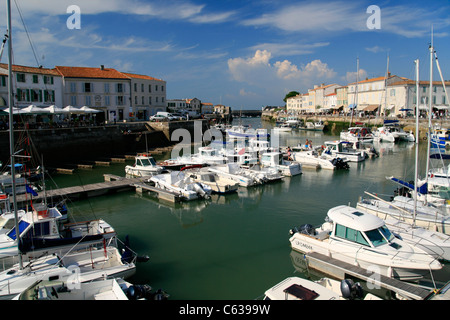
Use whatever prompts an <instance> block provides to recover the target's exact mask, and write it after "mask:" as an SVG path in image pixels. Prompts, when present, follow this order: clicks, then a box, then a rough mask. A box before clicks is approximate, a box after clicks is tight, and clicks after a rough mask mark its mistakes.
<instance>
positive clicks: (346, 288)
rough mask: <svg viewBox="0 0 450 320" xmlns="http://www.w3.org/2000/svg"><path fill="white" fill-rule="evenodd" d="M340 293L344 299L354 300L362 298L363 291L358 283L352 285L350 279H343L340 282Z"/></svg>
mask: <svg viewBox="0 0 450 320" xmlns="http://www.w3.org/2000/svg"><path fill="white" fill-rule="evenodd" d="M341 293H342V296H343V297H344V298H345V299H349V300H354V299H356V298H358V299H361V298H362V297H363V294H364V292H363V289H362V287H361V284H360V283H359V282H357V283H354V282H353V280H351V279H344V280H342V281H341Z"/></svg>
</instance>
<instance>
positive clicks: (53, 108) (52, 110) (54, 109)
mask: <svg viewBox="0 0 450 320" xmlns="http://www.w3.org/2000/svg"><path fill="white" fill-rule="evenodd" d="M44 109H45V110H47V111H49V112H50V113H69V112H68V111H66V110H64V109H63V108H60V107H57V106H55V105H53V106H50V107H47V108H44Z"/></svg>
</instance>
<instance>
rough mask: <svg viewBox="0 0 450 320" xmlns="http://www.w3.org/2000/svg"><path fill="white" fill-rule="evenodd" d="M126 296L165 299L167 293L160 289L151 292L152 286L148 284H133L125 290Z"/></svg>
mask: <svg viewBox="0 0 450 320" xmlns="http://www.w3.org/2000/svg"><path fill="white" fill-rule="evenodd" d="M127 297H128V299H129V300H139V299H145V300H159V301H161V300H167V299H168V298H169V295H168V294H167V293H166V292H164V291H163V290H161V289H158V290H157V291H156V292H155V293H153V292H152V287H151V286H149V285H148V284H134V285H132V286H131V287H129V288H128V290H127Z"/></svg>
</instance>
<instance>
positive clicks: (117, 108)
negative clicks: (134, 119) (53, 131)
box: [55, 66, 133, 122]
mask: <svg viewBox="0 0 450 320" xmlns="http://www.w3.org/2000/svg"><path fill="white" fill-rule="evenodd" d="M55 69H56V70H57V71H58V72H59V73H60V74H61V76H62V78H63V103H62V104H63V106H67V105H71V106H74V107H82V106H88V107H91V108H94V109H98V110H101V111H103V112H102V113H97V114H96V119H97V121H98V122H103V121H104V120H105V121H109V122H112V121H127V120H129V119H130V114H131V113H132V112H133V110H132V109H131V101H130V100H131V98H130V97H131V90H130V87H131V86H130V83H131V79H130V77H128V76H126V75H125V74H123V73H121V72H119V71H117V70H115V69H112V68H104V66H101V67H100V68H87V67H65V66H56V67H55Z"/></svg>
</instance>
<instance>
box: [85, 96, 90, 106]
mask: <svg viewBox="0 0 450 320" xmlns="http://www.w3.org/2000/svg"><path fill="white" fill-rule="evenodd" d="M85 102H86V105H87V106H90V105H91V96H86V97H85Z"/></svg>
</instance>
